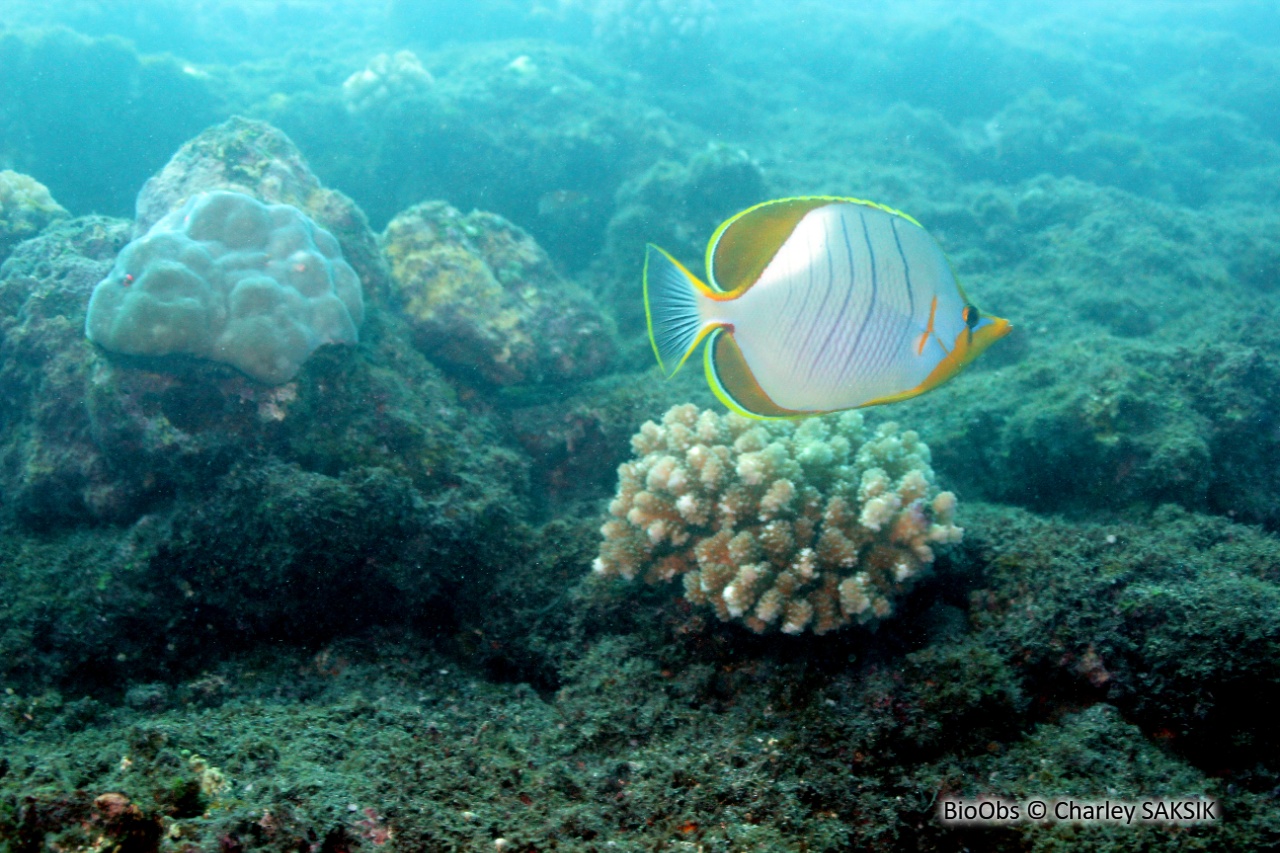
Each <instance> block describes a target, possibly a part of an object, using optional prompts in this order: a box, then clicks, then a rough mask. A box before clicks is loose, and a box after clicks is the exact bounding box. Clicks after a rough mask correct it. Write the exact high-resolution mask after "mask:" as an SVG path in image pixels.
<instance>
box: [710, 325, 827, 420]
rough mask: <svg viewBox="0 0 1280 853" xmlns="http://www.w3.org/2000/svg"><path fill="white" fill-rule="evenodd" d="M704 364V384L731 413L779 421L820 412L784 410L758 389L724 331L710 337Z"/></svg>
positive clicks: (732, 340)
mask: <svg viewBox="0 0 1280 853" xmlns="http://www.w3.org/2000/svg"><path fill="white" fill-rule="evenodd" d="M704 353H705V354H704V356H703V360H704V361H705V363H706V369H707V384H709V385H710V386H711V390H712V391H713V392H714V393H715V395H716V397H718V398H719V399H720V402H722V403H724V404H725V405H726V406H728V407H729V408H730V409H732V410H733V411H735V412H737V413H738V414H740V415H746V416H747V417H749V418H764V419H779V418H799V417H803V416H805V415H812V414H821V413H819V412H798V411H795V410H793V409H784V408H783V407H782V406H779V405H778V404H777V403H775V402H773V400H771V399H769V395H768V394H766V393H765V391H764V389H763V388H761V387H760V383H759V382H758V381H756V377H755V374H754V373H752V372H751V366H750V365H748V364H747V360H746V358H745V357H744V356H743V355H742V349H741V348H740V347H739V346H738V342H737V341H735V340H734V339H733V335H732V334H730V333H729V332H727V331H725V330H724V329H723V328H720V329H716V330H715V331H713V332H712V333H711V339H710V340H709V341H708V342H707V348H706V349H705V350H704Z"/></svg>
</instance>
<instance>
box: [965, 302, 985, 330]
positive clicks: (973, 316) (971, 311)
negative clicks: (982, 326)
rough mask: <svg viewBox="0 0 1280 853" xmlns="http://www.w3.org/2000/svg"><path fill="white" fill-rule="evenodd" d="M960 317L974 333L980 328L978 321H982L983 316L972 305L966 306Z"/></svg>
mask: <svg viewBox="0 0 1280 853" xmlns="http://www.w3.org/2000/svg"><path fill="white" fill-rule="evenodd" d="M960 316H961V317H962V318H964V324H965V325H966V326H968V327H969V331H971V332H972V331H973V330H974V329H976V328H977V327H978V321H979V320H981V319H982V315H981V314H980V313H979V312H978V309H977V308H975V307H973V306H972V305H966V306H964V310H963V311H962V312H960Z"/></svg>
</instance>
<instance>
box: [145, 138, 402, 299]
mask: <svg viewBox="0 0 1280 853" xmlns="http://www.w3.org/2000/svg"><path fill="white" fill-rule="evenodd" d="M213 190H228V191H231V192H238V193H244V194H245V195H249V196H253V197H254V198H256V199H258V200H259V201H262V202H265V203H267V204H289V205H293V206H294V207H296V208H298V209H299V210H301V211H302V212H303V213H305V214H307V216H309V217H311V219H313V220H315V222H316V224H317V225H319V226H320V227H321V228H324V229H325V230H326V231H328V232H329V233H330V234H332V235H333V238H334V239H335V240H337V241H338V245H339V246H340V247H341V248H342V256H343V258H344V259H345V260H346V262H347V263H349V264H350V265H351V267H352V268H353V269H354V270H355V271H356V274H357V275H359V276H360V281H361V282H362V283H363V285H364V293H365V298H366V299H368V300H370V301H372V302H376V301H378V300H379V299H380V298H381V297H383V296H385V293H386V288H387V267H386V263H385V262H384V261H383V260H382V254H381V253H380V252H379V251H378V245H377V238H376V237H375V236H374V234H373V232H372V231H371V230H369V223H368V220H366V219H365V215H364V213H363V212H362V211H361V210H360V208H358V207H356V204H355V202H353V201H352V200H351V199H350V198H348V197H347V196H345V195H343V194H342V193H341V192H339V191H337V190H334V189H330V188H329V187H326V186H323V185H322V184H321V183H320V179H319V178H317V177H316V175H315V173H314V172H312V171H311V167H310V166H309V165H308V164H307V160H306V158H305V157H303V156H302V152H301V151H300V150H298V146H296V145H294V144H293V141H292V140H291V139H289V137H288V136H286V135H285V134H284V133H282V132H281V131H280V130H278V129H276V128H274V127H272V126H271V125H269V124H267V123H266V122H261V121H254V120H253V119H247V118H241V117H240V116H233V117H232V118H230V119H227V120H226V121H224V122H223V123H222V124H219V125H215V126H213V127H210V128H207V129H206V130H204V131H203V132H201V133H200V135H199V136H197V137H195V138H194V139H191V140H189V141H188V142H186V143H185V144H184V145H183V146H182V147H181V148H180V149H178V151H177V153H176V154H174V155H173V157H171V158H170V159H169V162H168V163H166V164H165V167H164V168H163V169H161V170H160V171H159V172H157V173H156V174H155V175H153V176H152V177H151V178H149V179H148V180H147V182H146V183H145V184H144V185H143V187H142V190H141V191H140V192H139V193H138V199H137V221H136V223H135V225H134V236H135V237H141V236H142V235H144V234H146V233H147V231H149V230H150V229H151V228H152V226H154V225H155V224H156V223H157V222H159V221H160V220H161V219H163V218H164V217H165V216H168V215H169V214H170V213H171V212H173V211H174V210H177V209H178V208H180V207H182V205H183V204H185V203H186V201H187V199H189V198H191V197H192V196H193V195H196V194H198V193H202V192H211V191H213Z"/></svg>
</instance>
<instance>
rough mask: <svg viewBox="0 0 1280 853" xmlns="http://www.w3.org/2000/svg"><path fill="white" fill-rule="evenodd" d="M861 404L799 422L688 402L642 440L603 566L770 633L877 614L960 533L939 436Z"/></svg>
mask: <svg viewBox="0 0 1280 853" xmlns="http://www.w3.org/2000/svg"><path fill="white" fill-rule="evenodd" d="M866 433H867V430H866V429H865V428H864V426H863V419H862V415H861V414H859V413H858V412H845V413H844V414H841V415H838V416H828V417H822V418H810V419H808V420H804V421H800V422H798V423H797V422H794V421H756V420H750V419H748V418H744V417H740V416H739V415H736V414H729V415H725V416H721V415H718V414H716V413H715V412H711V411H699V410H698V408H697V407H696V406H694V405H691V404H690V405H684V406H676V407H674V408H672V409H671V410H670V411H668V412H667V413H666V415H664V416H663V418H662V423H661V424H657V423H654V422H653V421H648V422H647V423H645V424H644V425H643V426H642V427H641V428H640V432H638V433H637V434H636V435H635V436H633V437H632V439H631V446H632V449H633V450H634V451H635V454H636V458H635V459H634V460H633V461H631V462H626V463H624V464H622V465H621V466H620V467H619V468H618V494H617V496H616V497H615V498H614V499H613V502H612V503H611V504H610V506H609V512H610V514H611V515H612V518H610V519H609V520H608V521H607V522H605V524H604V526H603V527H602V528H601V533H602V534H603V536H604V541H603V543H602V544H601V546H600V556H599V557H598V558H597V559H596V561H595V563H594V570H595V572H596V573H597V574H599V575H603V576H606V577H623V578H626V579H628V580H630V579H633V578H635V577H636V576H637V575H640V574H643V576H644V578H645V580H646V581H648V582H649V583H658V582H660V581H670V580H673V579H674V578H676V577H682V578H683V580H684V593H685V598H686V599H688V600H689V601H690V602H692V603H693V604H698V605H710V606H711V607H712V608H713V609H714V610H715V612H716V615H717V616H719V617H720V619H722V620H724V621H726V622H728V621H738V622H741V623H742V624H744V625H746V626H747V627H748V628H751V629H752V630H753V631H756V632H758V633H765V632H767V631H771V630H780V631H782V632H784V633H787V634H800V633H802V632H804V631H806V630H812V631H813V632H814V633H817V634H823V633H826V632H827V631H832V630H835V629H836V628H840V627H843V626H845V625H848V624H850V623H851V622H858V623H861V624H874V623H875V622H877V621H878V620H880V619H884V618H886V617H887V616H889V615H890V614H891V613H892V611H893V600H894V598H895V597H897V596H898V595H900V594H901V593H902V592H903V591H905V590H906V589H907V587H908V586H909V585H910V584H911V583H912V582H913V581H914V580H915V579H916V578H917V577H919V576H920V574H921V573H922V572H924V571H925V570H926V569H927V568H928V567H929V566H930V564H932V563H933V559H934V553H933V548H932V545H933V544H935V543H938V544H941V543H949V542H959V541H960V538H961V535H962V534H963V532H964V531H963V530H962V529H961V528H959V527H956V526H955V524H953V523H952V519H953V516H954V513H955V507H956V498H955V495H953V494H952V493H951V492H938V491H937V490H936V489H935V488H934V486H933V470H932V469H931V468H930V467H929V447H928V446H927V445H926V444H925V443H924V442H923V441H921V440H920V437H919V436H918V435H916V433H915V432H913V431H911V430H899V429H898V426H897V425H896V424H893V423H885V424H881V425H880V426H879V427H877V428H876V430H875V432H874V434H872V435H871V436H870V437H868V436H867V434H866Z"/></svg>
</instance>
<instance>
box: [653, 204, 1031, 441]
mask: <svg viewBox="0 0 1280 853" xmlns="http://www.w3.org/2000/svg"><path fill="white" fill-rule="evenodd" d="M707 279H708V281H709V285H708V284H703V283H702V282H701V281H699V280H698V279H697V277H695V276H694V275H693V274H692V273H690V272H689V271H688V270H687V269H685V268H684V267H683V266H682V265H681V264H680V262H679V261H677V260H676V259H675V258H673V257H671V255H669V254H667V253H666V252H665V251H663V250H662V249H660V248H658V247H657V246H654V245H652V244H650V245H649V247H648V252H647V254H646V256H645V265H644V304H645V313H646V315H647V317H648V321H649V340H650V341H651V342H652V343H653V351H654V353H655V354H656V355H657V356H658V364H659V366H661V367H662V370H663V372H664V373H666V374H667V375H668V376H670V375H672V374H674V373H675V372H676V371H677V370H679V369H680V366H681V365H683V364H684V362H685V361H686V360H687V359H688V358H689V356H690V355H692V354H693V352H694V350H695V349H697V347H698V345H699V344H700V343H701V342H702V340H703V339H704V338H708V337H709V338H710V340H709V341H708V342H707V347H706V352H705V358H704V361H705V363H706V370H707V381H708V382H709V383H710V385H711V390H713V391H714V392H715V393H716V396H717V397H719V398H720V400H721V401H722V402H724V404H725V405H726V406H728V407H729V408H730V409H733V410H734V411H736V412H738V413H740V414H744V415H749V416H751V417H757V418H793V417H801V416H804V415H815V414H822V413H824V412H835V411H839V410H841V409H853V408H858V407H860V406H874V405H877V404H879V403H891V402H895V401H897V400H905V399H907V398H908V397H914V396H916V395H917V394H923V393H924V392H925V391H928V390H930V389H931V388H935V387H937V386H938V385H940V384H942V383H943V382H945V381H946V380H948V379H950V378H951V377H952V376H955V375H956V373H958V372H959V371H960V369H961V368H962V367H964V366H965V365H966V364H968V363H969V362H970V361H972V360H973V359H975V358H976V357H977V356H978V355H979V354H980V353H981V352H982V351H983V350H985V349H986V348H987V347H989V346H990V345H991V344H992V343H993V342H995V341H996V340H998V339H1000V338H1002V337H1004V335H1006V334H1008V332H1009V330H1010V328H1012V327H1011V326H1010V325H1009V321H1007V320H1002V319H1000V318H999V317H992V316H990V315H986V314H982V313H981V312H979V311H978V309H977V308H975V307H974V306H973V304H972V303H971V302H969V300H968V298H967V297H966V296H965V295H964V291H963V290H961V289H960V285H959V284H958V283H957V282H956V278H955V276H954V275H953V274H952V272H951V266H950V265H949V264H948V263H947V259H946V256H945V255H943V253H942V249H941V248H940V247H939V246H938V244H937V242H935V241H934V239H933V238H932V237H930V236H929V234H928V232H927V231H925V230H924V228H923V227H922V226H921V225H920V223H919V222H916V221H915V220H914V219H912V218H911V217H910V216H907V215H906V214H905V213H900V212H898V211H896V210H892V209H890V208H888V207H884V206H882V205H879V204H875V203H874V202H869V201H862V200H860V199H854V198H832V197H826V196H822V197H819V196H806V197H801V198H786V199H780V200H778V201H769V202H765V203H764V204H759V205H756V206H755V207H752V208H748V209H747V210H744V211H742V212H741V213H739V214H738V215H737V216H734V217H733V218H731V219H729V220H728V221H727V222H725V223H724V224H723V225H721V226H720V227H719V228H718V229H717V230H716V232H715V234H713V235H712V237H711V241H710V242H709V243H708V244H707Z"/></svg>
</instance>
